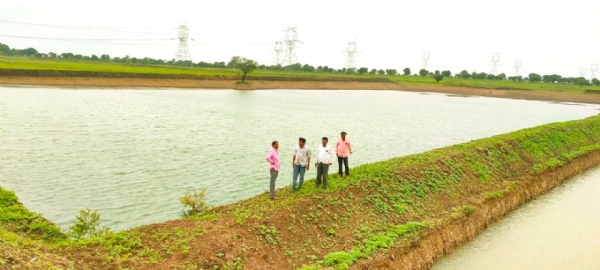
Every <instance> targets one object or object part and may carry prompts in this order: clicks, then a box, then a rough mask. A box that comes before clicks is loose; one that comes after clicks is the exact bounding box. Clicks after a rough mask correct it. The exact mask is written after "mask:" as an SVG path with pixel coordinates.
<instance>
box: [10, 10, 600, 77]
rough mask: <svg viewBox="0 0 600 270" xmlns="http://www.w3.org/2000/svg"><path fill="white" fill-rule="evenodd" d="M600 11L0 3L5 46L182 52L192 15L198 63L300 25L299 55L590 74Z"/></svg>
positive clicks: (598, 43) (261, 50)
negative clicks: (181, 32)
mask: <svg viewBox="0 0 600 270" xmlns="http://www.w3.org/2000/svg"><path fill="white" fill-rule="evenodd" d="M599 11H600V1H597V0H570V1H564V0H555V1H537V0H535V1H534V0H506V1H489V0H455V1H448V0H428V1H403V0H400V1H377V0H375V1H368V2H363V1H361V2H359V1H335V0H329V1H315V0H304V1H276V0H274V1H272V0H255V1H230V0H219V1H197V0H196V1H192V0H170V1H134V0H127V1H126V0H120V1H115V0H104V1H81V0H79V1H70V0H53V1H42V0H35V1H34V0H0V43H4V44H7V45H9V46H10V47H11V48H27V47H34V48H36V49H38V51H40V52H55V53H59V54H60V53H63V52H72V53H75V54H83V55H91V54H96V55H101V54H109V55H110V56H112V57H115V56H121V57H122V56H125V55H129V56H130V57H142V58H143V57H151V58H161V59H173V58H174V56H175V53H176V51H177V47H178V41H177V30H176V28H177V27H178V25H180V24H187V26H188V28H189V29H190V32H189V35H190V37H191V38H193V39H194V41H191V40H190V41H189V50H190V53H191V56H192V60H193V61H194V62H199V61H205V62H215V61H225V62H227V61H228V60H229V59H230V58H231V57H232V56H234V55H239V56H242V57H246V58H250V59H254V60H256V61H258V62H259V63H262V64H267V65H271V64H274V63H275V52H274V51H273V49H274V47H275V46H274V45H275V42H276V41H281V40H283V39H284V31H283V30H284V29H285V28H286V27H291V26H295V27H297V29H298V39H299V40H300V41H302V43H301V44H298V47H297V55H298V60H299V62H300V63H303V64H304V63H308V64H311V65H313V66H320V65H328V66H329V67H334V68H342V67H344V66H345V63H346V57H347V55H346V54H345V53H344V51H345V50H346V46H347V43H348V42H349V41H356V42H357V48H358V51H359V52H360V53H359V54H356V56H355V59H356V65H357V67H368V68H369V69H372V68H377V69H388V68H394V69H397V70H402V69H404V68H405V67H409V68H411V70H412V71H413V73H416V72H417V71H418V70H419V69H420V68H421V67H422V66H423V64H422V57H423V52H425V51H427V52H429V54H430V57H429V61H428V69H429V70H451V71H453V72H454V73H456V72H459V71H461V70H463V69H466V70H468V71H478V72H486V73H489V72H491V70H492V61H491V60H492V54H493V53H500V65H499V66H498V72H497V73H501V72H503V73H506V74H507V75H508V76H512V75H514V73H515V69H514V65H515V61H517V60H520V61H522V66H521V69H520V74H521V75H526V74H529V73H531V72H535V73H540V74H554V73H557V74H560V75H563V76H579V73H580V69H581V68H586V71H587V73H586V77H588V78H589V77H590V75H591V74H590V72H589V70H590V68H591V65H592V64H593V63H600V16H598V15H599V13H598V12H599ZM14 22H18V23H21V24H17V23H14ZM23 23H26V24H23ZM32 24H34V25H32ZM57 26H58V27H57ZM24 37H29V38H24ZM31 37H34V38H61V39H64V40H53V39H32V38H31ZM74 39H105V41H89V40H87V41H82V40H74ZM596 77H600V72H598V73H597V76H596Z"/></svg>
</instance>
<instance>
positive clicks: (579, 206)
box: [432, 168, 600, 270]
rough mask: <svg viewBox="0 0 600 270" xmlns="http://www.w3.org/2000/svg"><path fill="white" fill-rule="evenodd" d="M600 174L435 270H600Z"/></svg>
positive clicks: (526, 210) (553, 195)
mask: <svg viewBox="0 0 600 270" xmlns="http://www.w3.org/2000/svg"><path fill="white" fill-rule="evenodd" d="M599 224H600V168H596V169H593V170H591V171H588V172H586V173H584V174H582V175H579V176H577V177H575V178H574V179H572V180H571V181H569V182H567V183H565V184H563V185H562V186H559V187H557V188H555V189H554V190H552V191H551V192H550V193H548V194H546V195H543V196H541V197H539V198H538V199H537V200H535V201H532V202H530V203H528V204H526V205H524V206H523V207H521V208H519V209H518V210H516V211H515V212H513V213H511V214H509V215H508V216H507V217H506V218H504V219H503V220H501V221H500V222H498V223H496V224H494V225H492V226H490V227H489V228H487V229H486V230H485V231H484V232H483V233H482V234H480V235H479V236H477V237H476V238H475V239H474V240H473V241H471V242H470V243H468V244H466V245H465V246H463V247H461V248H459V249H458V250H456V251H455V252H453V253H452V254H450V255H448V256H447V257H444V258H442V259H441V260H440V261H439V262H438V263H436V265H435V266H434V267H433V268H432V270H459V269H460V270H471V269H473V270H475V269H488V270H496V269H497V270H501V269H502V270H504V269H511V270H512V269H514V270H526V269H532V270H533V269H553V270H554V269H557V270H559V269H565V270H569V269H579V270H597V269H600V226H599Z"/></svg>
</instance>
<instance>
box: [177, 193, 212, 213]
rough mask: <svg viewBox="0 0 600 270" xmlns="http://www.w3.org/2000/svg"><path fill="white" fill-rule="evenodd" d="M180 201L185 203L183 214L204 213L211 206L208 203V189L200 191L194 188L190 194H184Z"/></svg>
mask: <svg viewBox="0 0 600 270" xmlns="http://www.w3.org/2000/svg"><path fill="white" fill-rule="evenodd" d="M179 201H180V202H181V204H183V211H182V213H181V216H183V217H192V216H200V215H204V214H205V213H206V211H208V210H209V209H210V207H209V206H208V205H207V204H206V189H202V190H201V191H200V192H198V191H196V190H194V191H192V192H191V193H189V194H185V195H183V196H182V197H181V198H180V199H179Z"/></svg>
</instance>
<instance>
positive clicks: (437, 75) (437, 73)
mask: <svg viewBox="0 0 600 270" xmlns="http://www.w3.org/2000/svg"><path fill="white" fill-rule="evenodd" d="M432 77H433V79H434V80H435V82H436V83H439V82H440V81H441V80H443V79H444V75H442V73H440V71H439V70H436V71H435V73H433V74H432Z"/></svg>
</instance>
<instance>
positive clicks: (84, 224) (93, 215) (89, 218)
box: [69, 209, 110, 239]
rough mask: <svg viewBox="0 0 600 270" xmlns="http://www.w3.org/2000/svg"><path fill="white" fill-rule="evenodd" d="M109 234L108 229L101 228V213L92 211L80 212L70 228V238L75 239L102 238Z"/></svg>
mask: <svg viewBox="0 0 600 270" xmlns="http://www.w3.org/2000/svg"><path fill="white" fill-rule="evenodd" d="M109 232H110V229H109V228H108V227H106V226H104V227H100V213H98V211H97V210H94V211H93V212H92V210H90V209H86V210H81V211H79V214H78V215H77V216H76V217H75V222H74V224H73V225H71V226H70V227H69V236H70V237H72V238H74V239H83V238H93V237H101V236H105V235H107V234H108V233H109Z"/></svg>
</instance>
